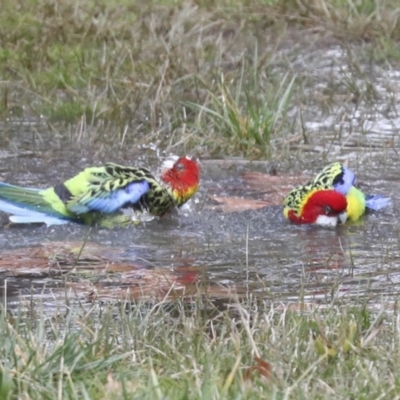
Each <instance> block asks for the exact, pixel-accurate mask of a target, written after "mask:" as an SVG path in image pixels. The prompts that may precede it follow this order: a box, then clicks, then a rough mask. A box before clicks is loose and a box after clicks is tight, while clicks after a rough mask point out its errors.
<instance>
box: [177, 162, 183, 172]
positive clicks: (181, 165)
mask: <svg viewBox="0 0 400 400" xmlns="http://www.w3.org/2000/svg"><path fill="white" fill-rule="evenodd" d="M176 169H177V170H178V171H183V170H184V169H185V166H184V165H183V164H182V163H178V164H176Z"/></svg>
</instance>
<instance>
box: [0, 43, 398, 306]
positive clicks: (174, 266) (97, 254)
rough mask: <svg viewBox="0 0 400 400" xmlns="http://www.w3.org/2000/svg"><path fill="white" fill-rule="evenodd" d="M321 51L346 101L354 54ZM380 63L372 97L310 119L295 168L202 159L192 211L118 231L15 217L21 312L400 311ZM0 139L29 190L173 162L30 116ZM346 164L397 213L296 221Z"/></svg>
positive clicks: (318, 73)
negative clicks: (224, 305) (297, 212)
mask: <svg viewBox="0 0 400 400" xmlns="http://www.w3.org/2000/svg"><path fill="white" fill-rule="evenodd" d="M309 57H311V58H312V69H310V70H309V71H308V74H309V76H310V77H313V79H315V82H314V85H313V90H317V91H319V92H320V93H321V94H322V95H324V94H325V93H326V91H327V90H328V89H329V84H328V83H327V82H328V80H326V79H324V78H323V76H324V73H323V71H325V73H326V74H325V75H330V74H334V75H335V76H337V77H339V78H338V79H337V82H338V85H337V88H336V89H335V90H336V92H335V96H336V97H338V96H339V97H340V96H344V94H341V89H343V87H345V86H346V83H347V82H348V79H350V78H348V74H349V73H350V72H349V71H348V69H347V68H346V67H344V66H343V65H345V64H346V63H345V61H344V59H343V57H344V53H343V52H341V51H340V49H339V48H336V47H332V48H331V49H330V50H329V51H328V52H327V53H325V55H324V57H322V56H321V55H320V54H319V53H318V54H317V53H316V54H314V56H313V57H312V54H311V53H310V55H309ZM293 65H294V67H295V69H296V70H298V71H299V72H304V70H307V69H308V65H311V64H310V60H308V61H307V60H302V58H301V57H300V56H299V57H298V59H297V61H296V62H294V64H293ZM371 68H372V67H371ZM371 68H370V69H367V70H366V71H365V76H366V78H365V81H364V82H358V83H357V82H356V83H357V85H358V86H357V87H358V90H359V95H360V93H361V95H363V93H364V97H365V101H362V102H357V101H354V102H352V101H351V102H347V101H334V102H332V104H331V106H330V107H331V108H330V110H329V112H328V113H326V111H325V112H322V111H321V112H317V111H315V109H314V111H311V112H310V111H307V112H306V111H304V112H303V114H302V118H303V119H304V127H305V128H306V130H307V135H308V136H307V140H305V139H304V137H303V136H302V135H301V134H299V138H296V137H293V138H291V139H290V140H288V142H287V146H288V154H289V156H288V158H287V159H286V161H285V162H282V163H277V162H266V161H257V162H253V163H250V162H248V161H246V160H242V159H237V158H232V159H229V158H227V159H225V160H208V159H203V160H202V180H201V190H200V192H199V193H198V195H196V198H195V199H194V200H192V201H191V202H190V205H189V207H188V208H186V209H183V210H180V212H179V215H172V216H170V217H167V218H163V219H155V220H153V221H149V222H146V223H144V224H141V225H139V226H136V227H130V228H123V229H112V230H106V229H98V228H88V227H84V226H79V225H74V224H70V225H66V226H56V227H51V228H46V227H45V226H40V225H31V226H10V227H8V226H7V218H6V217H5V216H3V217H2V219H1V225H0V250H1V253H0V294H1V297H2V299H3V301H5V302H7V303H8V306H11V305H13V304H18V303H19V302H20V300H21V298H24V299H26V300H28V302H29V301H30V300H31V299H32V298H34V299H41V300H42V301H43V302H45V303H46V304H47V305H48V306H51V305H53V304H55V303H56V300H57V299H62V300H63V301H66V300H68V301H72V300H79V301H98V300H100V301H102V300H109V299H121V300H124V299H126V298H128V299H141V298H144V299H150V300H156V301H158V300H161V299H163V298H174V297H176V296H186V297H188V298H191V296H192V297H193V296H197V295H199V294H201V295H202V296H208V297H211V298H222V299H228V298H230V297H232V296H234V297H235V296H238V297H249V296H253V297H258V298H260V299H262V300H265V301H271V300H275V301H282V302H288V301H290V302H293V303H295V304H298V303H299V302H300V301H306V302H309V303H312V304H316V303H318V304H326V303H328V302H332V301H340V300H342V299H345V300H346V301H350V300H354V299H362V300H363V301H365V302H366V303H367V304H369V305H371V306H373V307H378V308H379V307H380V305H381V304H385V307H387V306H388V304H389V303H394V302H395V301H396V300H397V296H398V293H399V291H400V234H399V230H400V225H399V222H398V221H399V216H400V213H399V211H398V210H399V205H400V203H399V200H398V193H399V192H400V176H399V173H398V163H399V155H398V152H397V150H396V148H397V146H398V144H399V140H400V139H399V137H398V134H397V129H396V126H397V125H398V115H397V109H396V107H395V104H396V101H397V97H398V94H397V92H395V91H393V90H392V88H393V85H394V84H397V81H398V79H399V74H398V73H397V72H396V71H392V70H391V71H389V72H387V71H386V73H385V71H383V70H382V71H381V70H379V68H378V67H374V69H373V70H372V69H371ZM325 78H326V76H325ZM369 80H370V81H371V82H373V83H374V87H375V88H376V89H377V90H379V93H378V95H377V96H375V97H373V96H372V97H371V99H372V100H374V99H375V100H376V101H375V100H374V101H375V102H373V101H372V100H371V102H369V100H368V96H367V95H366V93H367V89H366V88H365V87H364V86H365V85H366V83H368V82H369ZM355 92H357V90H356V91H355ZM336 97H335V98H336ZM343 99H344V97H343ZM377 99H378V100H379V101H378V100H377ZM336 100H337V98H336ZM339 100H340V99H339ZM372 103H373V104H372ZM297 112H298V110H293V113H292V114H293V118H295V116H296V115H297ZM39 132H40V133H39ZM0 136H1V139H2V140H1V143H2V146H1V148H0V174H1V179H2V180H4V181H6V182H9V183H14V184H18V185H21V186H31V187H48V186H52V185H54V184H56V183H58V182H59V181H60V180H64V179H67V178H69V177H71V176H72V175H74V174H75V173H77V172H78V171H80V170H81V169H83V168H84V167H87V166H91V165H99V164H100V163H101V162H104V161H114V162H118V163H121V164H125V165H146V166H149V167H154V168H156V167H157V166H158V165H159V164H160V157H161V156H163V154H162V152H160V151H157V150H154V147H153V146H149V147H147V148H143V147H141V148H138V147H137V146H134V144H131V145H129V141H128V140H127V141H126V143H125V144H124V146H123V149H118V148H115V147H113V149H112V150H110V149H109V148H108V147H107V146H103V145H102V144H99V143H95V142H93V141H92V140H91V139H90V138H89V137H88V136H87V137H86V136H85V135H83V137H82V138H81V139H80V141H79V143H76V137H77V136H76V133H74V132H71V134H70V135H68V134H67V135H65V133H63V134H61V135H59V136H58V135H57V134H56V133H54V131H53V132H48V129H47V127H46V124H45V123H44V121H37V120H31V121H30V120H29V119H28V120H27V119H26V118H24V119H23V120H18V119H10V120H9V121H8V123H6V124H3V125H1V126H0ZM299 154H301V157H298V155H299ZM344 159H348V160H349V162H350V164H349V166H350V167H351V168H352V169H353V170H354V171H355V172H356V174H357V175H358V177H359V185H360V188H361V189H362V190H363V191H364V192H366V193H371V194H373V193H380V194H384V195H385V196H390V197H391V198H392V199H393V205H392V206H391V207H389V208H387V209H385V210H382V211H381V212H377V213H373V214H370V215H367V216H365V217H364V218H363V219H362V220H361V221H360V222H358V223H356V224H347V225H345V226H340V227H338V228H335V229H327V228H321V227H314V226H294V225H292V224H290V223H288V221H286V220H285V219H284V217H283V215H282V207H281V205H280V204H281V202H282V199H283V195H284V194H285V193H286V192H287V191H288V190H290V189H291V188H292V187H294V186H296V185H297V184H298V183H299V182H303V181H306V180H307V179H308V178H309V177H312V176H314V175H315V173H317V172H318V171H319V170H320V169H321V168H322V167H323V166H324V165H326V164H327V163H328V162H332V161H335V160H344ZM82 246H83V251H81V249H82ZM21 296H22V297H21Z"/></svg>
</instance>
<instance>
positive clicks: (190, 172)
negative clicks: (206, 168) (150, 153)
mask: <svg viewBox="0 0 400 400" xmlns="http://www.w3.org/2000/svg"><path fill="white" fill-rule="evenodd" d="M161 179H162V180H163V181H164V182H165V183H167V184H168V185H169V186H170V188H171V190H172V193H173V196H174V199H175V202H176V204H177V205H178V206H181V205H182V204H184V203H186V202H187V201H188V200H189V199H190V198H191V197H192V196H193V195H194V194H195V193H196V192H197V189H198V188H199V180H200V168H199V165H198V164H197V162H196V161H194V160H192V159H190V158H188V157H181V158H178V160H177V161H176V162H175V163H174V165H173V166H172V168H170V169H167V170H166V171H164V173H163V174H162V176H161Z"/></svg>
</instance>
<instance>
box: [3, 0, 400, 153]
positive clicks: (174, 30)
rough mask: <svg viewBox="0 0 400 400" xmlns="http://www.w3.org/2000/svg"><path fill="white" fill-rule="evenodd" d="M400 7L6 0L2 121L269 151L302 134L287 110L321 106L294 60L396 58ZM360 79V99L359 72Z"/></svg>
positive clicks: (334, 0)
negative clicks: (337, 49) (334, 45)
mask: <svg viewBox="0 0 400 400" xmlns="http://www.w3.org/2000/svg"><path fill="white" fill-rule="evenodd" d="M399 9H400V8H399V5H398V4H397V2H396V1H395V0H387V1H381V2H376V1H372V0H371V1H355V0H351V1H347V0H346V1H345V0H313V1H302V0H300V1H297V0H296V1H295V0H284V1H278V0H247V1H245V2H238V1H235V0H229V1H228V0H219V1H217V2H214V1H212V2H211V1H210V0H201V1H200V0H199V1H196V2H189V1H186V0H180V1H172V0H164V1H152V2H143V1H133V2H128V1H126V0H114V1H112V2H108V1H96V2H95V1H90V0H86V1H81V2H78V1H76V0H66V1H56V2H52V3H49V2H47V1H44V0H29V1H22V0H17V1H11V0H4V1H3V2H2V12H1V14H0V78H1V79H0V99H1V100H0V118H3V119H5V118H8V117H9V116H10V115H13V116H14V115H15V111H18V116H22V117H23V116H24V115H29V116H30V117H31V116H35V115H36V116H39V115H40V116H43V117H44V118H45V120H46V121H47V122H48V123H49V124H50V125H51V127H52V130H57V131H58V130H61V131H62V130H63V129H64V128H63V126H62V125H68V126H71V125H72V126H75V125H76V124H79V123H81V121H82V120H85V121H86V124H88V129H89V128H90V130H91V131H96V132H97V134H98V135H99V138H100V139H102V137H106V138H107V139H109V140H110V141H113V142H115V143H116V142H118V141H120V140H121V138H122V137H123V140H124V143H137V142H140V143H143V142H146V141H147V142H149V143H150V142H152V141H154V137H157V138H158V143H159V145H160V147H163V148H165V149H166V150H167V151H168V150H173V151H179V152H181V151H187V152H191V153H199V154H200V155H213V156H221V155H227V154H228V155H244V156H246V157H251V158H261V157H270V156H271V155H272V154H278V153H279V154H280V152H279V151H278V152H277V150H279V148H282V145H284V144H285V141H286V139H287V138H288V137H289V136H288V135H290V134H292V133H296V130H297V131H299V130H301V129H300V128H299V126H298V125H296V124H294V123H293V120H291V119H290V118H288V114H287V111H290V110H293V108H294V107H298V106H307V105H308V103H309V101H310V98H305V93H304V91H303V88H304V87H303V83H304V82H307V80H308V79H309V78H310V77H309V76H308V75H307V74H306V73H304V72H302V71H296V70H295V68H294V67H293V65H294V64H295V63H296V59H297V57H298V56H299V54H302V52H303V51H304V50H303V49H302V44H301V40H303V38H305V39H304V40H305V42H307V37H309V38H310V39H311V40H312V41H315V42H316V43H317V44H318V33H320V34H321V41H322V42H321V43H322V44H321V45H322V46H323V45H324V44H323V40H325V39H326V38H327V37H330V38H331V39H332V40H335V41H338V43H340V45H341V46H343V47H344V48H352V47H351V46H352V45H353V44H357V45H358V46H359V49H360V52H359V53H361V54H357V55H356V57H354V56H352V57H350V56H349V59H348V60H347V62H348V65H349V67H350V68H351V67H354V66H357V67H358V66H359V64H362V63H363V62H364V60H367V62H379V63H382V64H387V63H391V62H397V61H398V60H399V52H398V51H397V50H396V49H397V48H398V41H399V39H400V25H399V22H398V21H397V19H396V18H397V17H396V16H397V14H398V11H399ZM396 10H397V11H396ZM310 31H314V32H317V36H316V35H311V36H310ZM293 37H295V38H298V39H299V40H300V42H299V45H298V46H292V47H291V48H290V47H289V48H288V47H287V46H288V45H287V43H288V40H289V43H290V40H291V38H293ZM282 50H284V51H283V52H282ZM351 69H353V70H354V68H351ZM295 76H296V81H293V78H294V77H295ZM363 76H364V79H365V74H364V75H363ZM311 79H312V78H311ZM350 79H351V80H353V82H350V83H349V84H348V87H347V89H345V92H346V93H347V91H348V93H349V95H353V92H354V91H356V92H357V91H359V90H360V89H359V87H356V86H355V85H357V84H358V85H359V86H360V84H359V83H357V79H359V76H357V72H355V73H354V74H353V75H352V76H351V77H350ZM339 80H340V77H339ZM338 84H339V85H340V82H337V77H333V78H332V82H330V86H331V87H336V86H337V85H338ZM307 96H309V95H307ZM357 96H358V93H357ZM349 98H350V96H349ZM353 99H354V97H353ZM311 100H312V101H313V103H314V106H315V105H316V106H317V107H321V108H322V109H324V108H325V107H326V104H323V103H324V102H322V104H321V102H320V100H318V99H317V101H314V100H315V99H311ZM331 101H332V99H331ZM333 101H334V100H333ZM189 104H190V106H189ZM328 107H329V105H328ZM21 110H22V113H21ZM21 114H22V115H21ZM137 127H140V130H139V129H137ZM69 129H70V128H69ZM72 130H74V129H72ZM75 130H76V131H78V130H79V129H75ZM119 144H121V143H119Z"/></svg>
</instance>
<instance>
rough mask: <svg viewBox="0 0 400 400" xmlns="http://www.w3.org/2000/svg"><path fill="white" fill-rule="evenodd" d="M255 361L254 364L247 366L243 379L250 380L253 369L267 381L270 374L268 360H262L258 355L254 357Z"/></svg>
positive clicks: (270, 368) (270, 367)
mask: <svg viewBox="0 0 400 400" xmlns="http://www.w3.org/2000/svg"><path fill="white" fill-rule="evenodd" d="M254 360H255V361H256V365H253V366H251V367H248V368H247V369H246V372H245V373H244V377H243V378H244V380H246V381H250V380H252V373H253V371H257V372H258V373H259V374H260V375H261V376H262V377H264V378H265V379H266V380H267V381H269V380H270V379H271V374H272V366H271V364H270V363H269V362H267V361H265V360H263V359H262V358H260V357H257V356H256V357H254Z"/></svg>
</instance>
